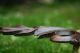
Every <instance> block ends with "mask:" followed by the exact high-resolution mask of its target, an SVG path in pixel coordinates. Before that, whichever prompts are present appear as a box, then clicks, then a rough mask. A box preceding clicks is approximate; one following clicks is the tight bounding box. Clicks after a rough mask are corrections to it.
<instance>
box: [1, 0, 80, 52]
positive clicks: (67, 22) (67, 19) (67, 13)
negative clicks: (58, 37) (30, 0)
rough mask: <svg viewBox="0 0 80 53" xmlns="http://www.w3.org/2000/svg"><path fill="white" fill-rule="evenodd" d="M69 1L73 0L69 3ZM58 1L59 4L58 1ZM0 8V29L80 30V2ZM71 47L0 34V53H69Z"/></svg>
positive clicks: (31, 37) (46, 40)
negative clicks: (54, 27) (17, 27)
mask: <svg viewBox="0 0 80 53" xmlns="http://www.w3.org/2000/svg"><path fill="white" fill-rule="evenodd" d="M70 1H71V2H72V0H70ZM59 2H60V1H59ZM71 2H70V3H68V2H60V3H54V4H50V3H49V4H47V3H45V2H43V3H42V4H30V5H27V4H24V5H14V6H3V5H1V6H0V26H15V25H25V26H29V27H33V26H58V27H65V28H72V29H80V24H79V22H80V4H79V2H73V3H71ZM71 52H72V45H70V44H67V43H66V44H64V43H62V44H60V43H52V42H50V41H49V40H48V39H41V40H38V39H37V37H35V36H29V37H28V36H24V37H15V36H13V35H12V36H7V35H6V36H3V35H2V34H1V35H0V53H71Z"/></svg>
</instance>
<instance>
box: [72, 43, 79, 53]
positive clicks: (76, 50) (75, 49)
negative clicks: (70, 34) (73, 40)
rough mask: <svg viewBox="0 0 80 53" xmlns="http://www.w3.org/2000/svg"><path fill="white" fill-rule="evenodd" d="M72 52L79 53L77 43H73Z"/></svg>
mask: <svg viewBox="0 0 80 53" xmlns="http://www.w3.org/2000/svg"><path fill="white" fill-rule="evenodd" d="M73 53H79V45H77V44H76V45H75V44H74V45H73Z"/></svg>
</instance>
